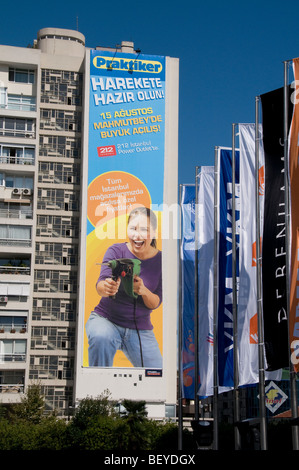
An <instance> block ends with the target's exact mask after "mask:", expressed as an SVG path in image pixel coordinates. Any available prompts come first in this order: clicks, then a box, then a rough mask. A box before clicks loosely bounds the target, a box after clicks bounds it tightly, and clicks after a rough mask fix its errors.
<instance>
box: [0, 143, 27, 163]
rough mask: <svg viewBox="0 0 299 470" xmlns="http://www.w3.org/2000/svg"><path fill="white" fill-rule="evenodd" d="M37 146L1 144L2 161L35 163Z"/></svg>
mask: <svg viewBox="0 0 299 470" xmlns="http://www.w3.org/2000/svg"><path fill="white" fill-rule="evenodd" d="M34 160H35V147H29V146H28V147H27V146H15V145H14V146H12V145H9V144H2V145H1V144H0V163H10V164H13V165H34Z"/></svg>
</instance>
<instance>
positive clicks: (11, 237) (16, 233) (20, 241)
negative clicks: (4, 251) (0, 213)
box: [0, 224, 32, 248]
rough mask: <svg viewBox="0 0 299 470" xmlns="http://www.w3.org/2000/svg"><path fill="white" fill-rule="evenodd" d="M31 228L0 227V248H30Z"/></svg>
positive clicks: (18, 226)
mask: <svg viewBox="0 0 299 470" xmlns="http://www.w3.org/2000/svg"><path fill="white" fill-rule="evenodd" d="M31 245H32V240H31V227H30V226H27V225H6V224H5V225H3V224H2V225H0V246H2V247H4V246H5V247H23V248H24V247H31Z"/></svg>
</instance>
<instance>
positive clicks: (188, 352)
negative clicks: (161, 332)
mask: <svg viewBox="0 0 299 470" xmlns="http://www.w3.org/2000/svg"><path fill="white" fill-rule="evenodd" d="M181 210H182V235H181V253H180V256H181V269H182V325H181V327H182V336H183V345H182V351H181V355H182V374H183V376H182V377H181V381H182V390H183V397H184V398H188V399H193V398H194V353H195V350H194V285H195V284H194V283H195V276H194V270H195V256H194V253H195V251H194V244H195V186H187V185H186V186H183V188H182V199H181Z"/></svg>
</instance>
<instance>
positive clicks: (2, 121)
mask: <svg viewBox="0 0 299 470" xmlns="http://www.w3.org/2000/svg"><path fill="white" fill-rule="evenodd" d="M0 135H5V136H10V137H29V138H30V137H31V138H32V137H34V135H35V126H34V120H33V119H19V118H9V117H6V116H0Z"/></svg>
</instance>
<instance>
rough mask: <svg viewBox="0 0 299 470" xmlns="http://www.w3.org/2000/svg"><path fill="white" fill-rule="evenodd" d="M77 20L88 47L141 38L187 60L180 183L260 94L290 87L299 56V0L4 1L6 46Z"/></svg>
mask: <svg viewBox="0 0 299 470" xmlns="http://www.w3.org/2000/svg"><path fill="white" fill-rule="evenodd" d="M77 18H78V29H79V31H80V32H81V33H83V34H84V35H85V38H86V45H87V47H95V46H98V45H103V46H112V47H113V46H115V45H116V44H119V43H120V42H121V41H133V42H134V44H135V47H136V48H140V49H141V51H142V53H144V54H157V55H167V56H171V57H178V58H179V59H180V109H179V115H180V121H179V183H193V182H194V175H195V167H196V166H200V165H213V164H214V148H215V146H231V142H232V137H231V134H232V123H238V122H240V123H241V122H243V123H245V122H254V116H255V97H256V96H257V95H260V94H262V93H265V92H267V91H270V90H272V89H275V88H279V87H281V86H283V61H284V60H288V59H292V58H294V57H298V56H299V34H298V31H299V2H298V1H297V0H292V1H291V2H290V1H288V0H285V1H282V0H281V1H277V0H272V1H270V0H248V1H243V0H239V1H237V0H226V1H225V0H222V1H220V0H215V1H203V0H181V1H177V0H172V1H165V0H151V1H148V2H146V1H141V0H139V1H138V0H131V1H130V0H128V1H125V0H114V1H103V0H102V1H91V0H82V1H80V2H79V1H78V0H75V1H71V0H59V1H58V0H51V1H50V2H36V1H34V2H33V1H30V0H29V1H27V2H24V1H23V2H20V1H18V0H17V1H11V2H4V3H3V4H2V5H1V28H0V44H7V45H12V46H22V47H24V46H25V47H26V46H27V45H28V44H30V43H31V44H32V43H33V40H34V39H36V36H37V31H38V30H39V29H41V28H45V27H58V28H67V29H77Z"/></svg>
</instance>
